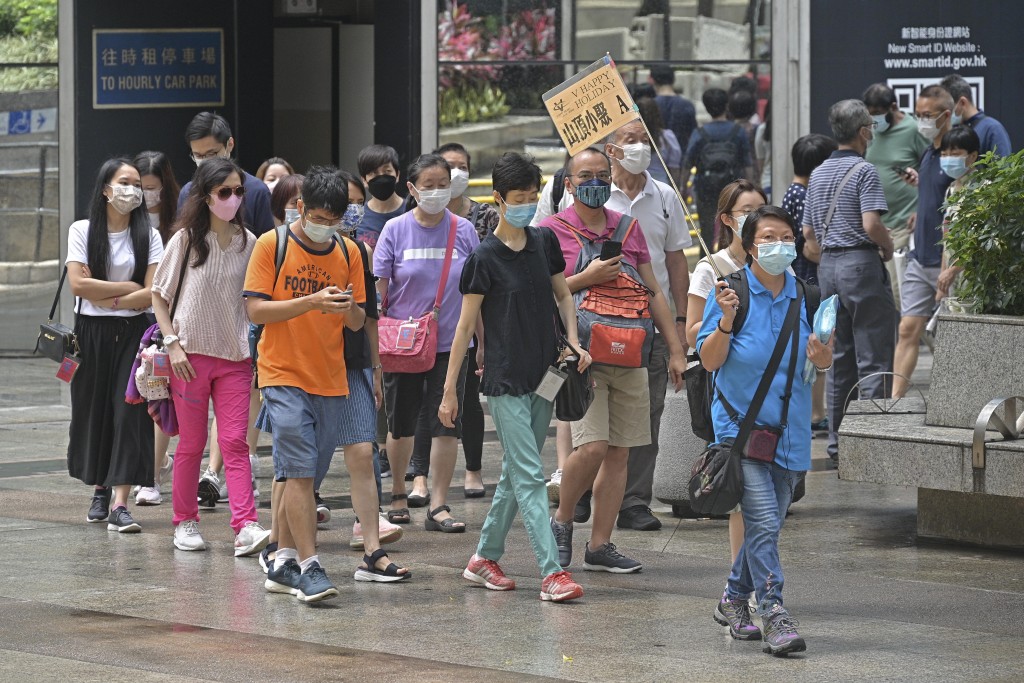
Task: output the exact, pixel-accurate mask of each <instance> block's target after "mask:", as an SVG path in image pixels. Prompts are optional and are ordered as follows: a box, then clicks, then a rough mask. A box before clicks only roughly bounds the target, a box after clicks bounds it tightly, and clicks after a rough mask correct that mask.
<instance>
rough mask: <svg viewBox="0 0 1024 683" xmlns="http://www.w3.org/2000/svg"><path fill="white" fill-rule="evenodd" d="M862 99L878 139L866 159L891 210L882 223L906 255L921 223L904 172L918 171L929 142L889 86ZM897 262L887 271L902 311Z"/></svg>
mask: <svg viewBox="0 0 1024 683" xmlns="http://www.w3.org/2000/svg"><path fill="white" fill-rule="evenodd" d="M861 99H862V100H863V101H864V104H865V105H867V108H868V113H869V114H871V118H872V119H873V120H874V122H875V138H874V140H873V141H872V143H871V146H870V147H868V151H867V154H865V155H864V158H865V159H867V160H868V161H870V162H871V163H872V164H874V166H875V168H876V169H877V170H878V176H879V178H881V180H882V192H884V193H885V203H886V204H888V205H889V211H888V212H886V213H885V214H884V215H883V216H882V224H883V225H884V226H885V227H886V228H888V229H889V232H890V234H891V235H892V241H893V248H894V250H895V251H897V252H903V251H905V250H906V248H907V245H908V244H909V243H910V235H911V234H912V233H913V232H914V221H915V220H917V188H916V187H914V186H913V185H910V184H908V183H906V182H904V180H903V178H904V176H905V170H904V169H907V168H914V169H916V168H917V164H918V162H919V160H920V159H921V154H922V153H923V152H924V150H925V149H926V148H927V147H928V141H927V140H925V139H924V138H923V137H921V135H920V134H918V132H917V122H916V121H915V120H914V119H913V118H911V117H909V116H907V115H906V114H904V113H903V112H902V111H900V108H899V104H898V103H897V102H896V93H894V92H893V90H892V88H890V87H889V86H888V85H886V84H885V83H875V84H874V85H871V86H869V87H868V89H867V90H865V91H864V94H863V95H862V96H861ZM896 262H897V259H893V260H892V261H888V262H887V263H886V268H887V269H888V271H889V278H890V280H891V281H892V293H893V297H894V298H895V300H896V307H897V309H898V308H899V305H900V284H899V278H898V277H897V272H896Z"/></svg>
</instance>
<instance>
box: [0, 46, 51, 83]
mask: <svg viewBox="0 0 1024 683" xmlns="http://www.w3.org/2000/svg"><path fill="white" fill-rule="evenodd" d="M56 61H57V39H56V38H45V39H40V38H38V37H35V36H33V37H23V36H8V37H6V38H0V63H3V62H56ZM56 88H57V67H4V68H0V92H20V91H24V90H55V89H56Z"/></svg>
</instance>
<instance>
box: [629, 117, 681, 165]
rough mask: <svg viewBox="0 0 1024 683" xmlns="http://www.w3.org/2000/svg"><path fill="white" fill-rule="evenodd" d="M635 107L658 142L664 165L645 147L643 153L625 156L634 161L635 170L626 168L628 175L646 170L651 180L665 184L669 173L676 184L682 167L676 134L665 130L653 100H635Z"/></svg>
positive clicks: (638, 151)
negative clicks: (666, 167) (666, 170)
mask: <svg viewBox="0 0 1024 683" xmlns="http://www.w3.org/2000/svg"><path fill="white" fill-rule="evenodd" d="M636 106H637V107H638V108H639V109H640V116H641V118H643V120H644V122H645V123H646V124H647V129H648V130H649V131H650V133H651V137H653V138H654V139H655V140H657V141H658V150H659V151H660V152H661V156H662V158H663V159H664V160H665V164H664V165H662V163H661V159H659V158H658V157H657V155H654V157H653V158H652V157H651V147H650V145H646V148H647V149H646V150H645V151H641V150H639V149H635V150H633V151H632V154H627V155H626V159H631V160H634V161H633V165H634V167H635V168H636V169H637V170H633V169H632V168H627V169H626V170H628V171H629V172H630V173H640V172H641V171H643V170H646V171H647V172H648V173H650V174H651V177H652V178H654V179H655V180H660V181H661V182H663V183H666V184H668V182H669V180H668V173H671V174H672V178H673V179H674V180H675V181H676V182H677V183H678V182H679V175H680V167H681V166H682V165H683V148H682V147H681V146H680V144H679V140H677V139H676V134H675V133H673V132H672V131H671V130H669V129H668V128H665V124H664V123H662V119H661V110H660V109H659V108H658V103H657V102H656V101H655V100H654V99H653V98H651V97H641V98H640V99H639V100H637V102H636ZM627 146H629V145H627ZM665 166H668V173H666V172H665Z"/></svg>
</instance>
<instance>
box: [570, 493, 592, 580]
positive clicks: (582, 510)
mask: <svg viewBox="0 0 1024 683" xmlns="http://www.w3.org/2000/svg"><path fill="white" fill-rule="evenodd" d="M593 495H594V492H593V491H587V492H585V493H584V494H583V495H582V496H580V499H579V502H578V503H576V509H575V510H573V515H572V521H574V522H576V523H577V524H583V523H585V522H587V520H589V519H590V499H591V497H592V496H593ZM563 566H564V565H563Z"/></svg>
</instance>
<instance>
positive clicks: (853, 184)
mask: <svg viewBox="0 0 1024 683" xmlns="http://www.w3.org/2000/svg"><path fill="white" fill-rule="evenodd" d="M862 161H864V158H863V157H861V155H859V154H857V153H856V152H854V151H853V150H850V149H839V150H836V151H835V152H832V155H831V156H830V157H829V158H828V159H826V160H825V162H824V163H823V164H821V166H818V168H816V169H814V171H812V172H811V179H810V182H808V184H807V196H806V198H805V199H804V220H803V224H804V225H810V226H811V227H812V228H813V229H814V235H815V237H816V238H817V240H818V244H819V245H820V246H821V248H822V249H832V248H835V247H846V248H848V247H872V248H873V247H874V246H875V245H874V242H872V241H871V238H870V237H868V234H867V232H865V231H864V216H863V214H865V213H867V212H869V211H877V212H879V213H880V214H884V213H885V212H886V211H888V210H889V205H888V204H887V203H886V201H885V192H884V191H883V190H882V181H881V180H880V179H879V177H878V170H877V169H876V168H875V167H874V166H873V165H872V164H870V163H868V164H865V165H864V166H862V167H861V168H860V170H858V171H857V172H856V173H854V174H853V176H851V177H850V180H849V182H847V183H846V186H845V187H844V188H843V193H842V194H841V195H839V202H838V203H837V204H836V212H835V213H834V214H833V215H832V223H831V225H830V226H829V228H828V235H827V236H826V235H825V217H826V216H827V215H828V207H829V205H830V204H831V203H832V197H834V196H835V194H836V191H837V190H838V189H839V183H841V182H842V181H843V177H844V176H845V175H846V172H847V171H849V170H850V169H851V168H852V167H854V166H856V165H857V164H859V163H860V162H862Z"/></svg>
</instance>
